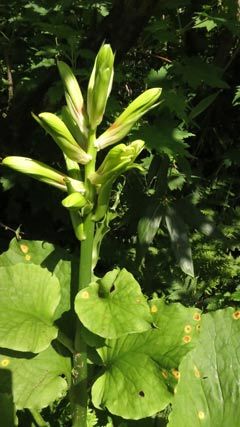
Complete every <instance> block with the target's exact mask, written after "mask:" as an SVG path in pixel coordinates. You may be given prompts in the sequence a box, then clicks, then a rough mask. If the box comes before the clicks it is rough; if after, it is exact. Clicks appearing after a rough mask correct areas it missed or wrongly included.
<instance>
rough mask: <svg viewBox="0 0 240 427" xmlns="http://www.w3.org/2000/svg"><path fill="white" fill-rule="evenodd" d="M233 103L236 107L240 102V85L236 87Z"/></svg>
mask: <svg viewBox="0 0 240 427" xmlns="http://www.w3.org/2000/svg"><path fill="white" fill-rule="evenodd" d="M232 104H233V106H234V107H236V106H237V105H239V104H240V86H237V87H236V92H235V95H234V98H233V102H232Z"/></svg>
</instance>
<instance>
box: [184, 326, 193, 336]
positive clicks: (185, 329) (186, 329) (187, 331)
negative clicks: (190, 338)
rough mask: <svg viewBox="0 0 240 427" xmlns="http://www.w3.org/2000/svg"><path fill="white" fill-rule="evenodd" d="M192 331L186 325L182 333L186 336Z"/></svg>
mask: <svg viewBox="0 0 240 427" xmlns="http://www.w3.org/2000/svg"><path fill="white" fill-rule="evenodd" d="M191 330H192V326H191V325H186V326H185V328H184V331H185V332H186V334H189V333H190V332H191Z"/></svg>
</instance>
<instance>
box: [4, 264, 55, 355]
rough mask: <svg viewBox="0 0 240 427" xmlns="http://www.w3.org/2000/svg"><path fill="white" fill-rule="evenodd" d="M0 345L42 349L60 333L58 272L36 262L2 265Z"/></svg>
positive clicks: (24, 349) (16, 348) (15, 348)
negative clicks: (50, 270)
mask: <svg viewBox="0 0 240 427" xmlns="http://www.w3.org/2000/svg"><path fill="white" fill-rule="evenodd" d="M0 277H1V283H0V346H1V347H6V348H10V349H12V350H19V351H31V352H33V353H38V352H40V351H43V350H45V349H46V348H47V347H48V346H49V345H50V343H51V341H52V340H53V339H55V338H56V336H57V332H58V331H57V328H56V327H55V326H54V325H53V321H54V313H55V311H56V308H57V306H58V304H59V301H60V297H61V295H60V285H59V281H58V279H57V277H56V276H54V275H52V274H51V273H49V271H48V270H47V269H43V268H41V267H39V266H37V265H34V264H29V265H25V264H17V265H14V266H10V267H1V268H0Z"/></svg>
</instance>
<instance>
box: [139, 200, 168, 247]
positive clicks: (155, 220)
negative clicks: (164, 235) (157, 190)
mask: <svg viewBox="0 0 240 427" xmlns="http://www.w3.org/2000/svg"><path fill="white" fill-rule="evenodd" d="M162 214H163V212H162V207H161V206H160V202H158V203H157V205H156V204H155V205H154V204H153V203H151V204H150V207H149V209H148V210H147V212H146V215H145V216H143V217H142V218H141V219H140V220H139V222H138V227H137V234H138V241H139V243H140V245H147V246H149V245H150V244H151V243H152V241H153V239H154V237H155V236H156V234H157V232H158V229H159V227H160V224H161V221H162Z"/></svg>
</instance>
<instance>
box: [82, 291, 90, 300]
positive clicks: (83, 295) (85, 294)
mask: <svg viewBox="0 0 240 427" xmlns="http://www.w3.org/2000/svg"><path fill="white" fill-rule="evenodd" d="M81 296H82V298H83V299H88V298H89V293H88V291H84V292H82V295H81Z"/></svg>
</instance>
